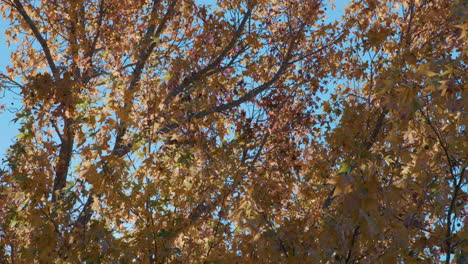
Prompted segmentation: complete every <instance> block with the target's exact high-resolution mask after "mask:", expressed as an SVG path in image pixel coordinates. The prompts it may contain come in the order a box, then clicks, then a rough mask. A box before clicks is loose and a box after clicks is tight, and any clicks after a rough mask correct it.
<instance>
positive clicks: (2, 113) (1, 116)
mask: <svg viewBox="0 0 468 264" xmlns="http://www.w3.org/2000/svg"><path fill="white" fill-rule="evenodd" d="M197 2H199V3H203V4H211V5H215V4H216V0H198V1H197ZM346 2H348V1H347V0H336V1H335V5H336V9H335V10H331V8H327V15H328V19H327V20H329V21H332V20H336V19H339V17H340V16H341V15H342V14H343V9H344V6H345V3H346ZM7 27H8V22H7V21H5V20H4V19H3V18H1V17H0V72H5V67H6V66H7V65H8V64H9V62H10V56H9V53H10V51H11V50H12V49H13V48H14V47H8V46H7V44H6V40H5V37H4V30H5V29H6V28H7ZM2 105H6V109H5V110H0V157H1V158H2V159H3V157H4V155H5V153H6V150H7V149H8V147H9V146H10V145H11V144H12V143H13V141H14V138H15V136H16V135H17V134H18V128H19V125H18V124H15V123H13V122H12V121H11V120H12V119H13V118H15V110H17V109H19V108H20V107H21V98H20V96H18V95H16V94H14V93H12V92H11V91H6V90H0V106H2Z"/></svg>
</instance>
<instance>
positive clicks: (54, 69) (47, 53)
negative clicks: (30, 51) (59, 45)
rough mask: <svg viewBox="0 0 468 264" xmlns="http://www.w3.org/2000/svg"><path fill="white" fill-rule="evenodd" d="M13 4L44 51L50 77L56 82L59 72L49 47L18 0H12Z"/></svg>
mask: <svg viewBox="0 0 468 264" xmlns="http://www.w3.org/2000/svg"><path fill="white" fill-rule="evenodd" d="M13 2H14V5H13V6H14V7H15V8H16V10H18V12H19V13H20V14H21V17H23V19H24V21H25V22H26V24H28V26H29V29H31V31H32V32H33V34H34V37H35V38H36V39H37V41H38V42H39V44H40V45H41V48H42V50H43V51H44V55H45V57H46V60H47V63H48V64H49V68H50V70H51V71H52V75H53V76H54V79H55V80H58V79H59V78H60V72H59V70H58V68H57V66H56V65H55V62H54V59H53V58H52V54H51V52H50V49H49V46H48V45H47V42H46V40H45V39H44V37H43V36H42V35H41V33H40V32H39V29H38V28H37V27H36V25H35V24H34V21H33V20H32V19H31V17H30V16H29V15H28V13H27V12H26V10H25V9H24V6H23V4H21V2H20V1H19V0H13Z"/></svg>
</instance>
